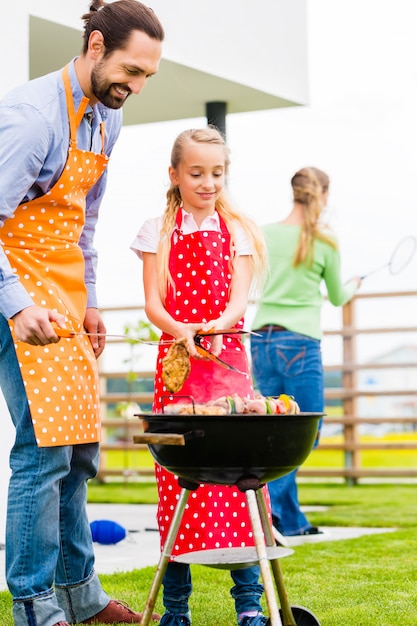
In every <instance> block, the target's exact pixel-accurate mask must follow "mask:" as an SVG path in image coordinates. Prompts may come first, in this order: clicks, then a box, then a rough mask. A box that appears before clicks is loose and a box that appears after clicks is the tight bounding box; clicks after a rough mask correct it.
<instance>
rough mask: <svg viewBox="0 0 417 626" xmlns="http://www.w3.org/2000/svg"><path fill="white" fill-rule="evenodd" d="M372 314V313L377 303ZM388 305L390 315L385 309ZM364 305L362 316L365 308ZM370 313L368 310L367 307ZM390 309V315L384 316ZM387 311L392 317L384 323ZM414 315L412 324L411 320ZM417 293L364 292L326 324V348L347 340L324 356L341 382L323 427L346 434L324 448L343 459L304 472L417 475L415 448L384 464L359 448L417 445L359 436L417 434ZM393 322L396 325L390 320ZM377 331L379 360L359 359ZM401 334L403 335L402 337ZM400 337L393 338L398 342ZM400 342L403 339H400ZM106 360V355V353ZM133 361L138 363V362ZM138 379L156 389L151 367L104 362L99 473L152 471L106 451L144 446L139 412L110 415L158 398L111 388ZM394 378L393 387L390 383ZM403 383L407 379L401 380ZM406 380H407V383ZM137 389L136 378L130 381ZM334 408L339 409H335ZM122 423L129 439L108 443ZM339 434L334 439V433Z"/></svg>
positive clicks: (331, 390)
mask: <svg viewBox="0 0 417 626" xmlns="http://www.w3.org/2000/svg"><path fill="white" fill-rule="evenodd" d="M371 304H372V306H373V307H374V312H373V313H372V310H371V309H372V307H371V306H370V305H371ZM387 309H388V310H389V311H391V313H388V314H387ZM361 311H362V314H361ZM367 311H368V313H367ZM115 312H117V313H119V314H120V313H121V312H123V313H124V314H128V313H129V314H132V313H133V314H134V315H136V316H137V318H138V319H139V318H142V319H144V314H143V308H142V307H124V308H120V307H119V308H117V309H116V308H107V309H103V310H102V313H103V315H104V318H105V319H106V316H108V315H110V314H114V313H115ZM382 313H384V315H383V314H382ZM387 315H388V319H389V323H388V324H386V323H384V321H385V318H386V317H387ZM361 316H362V317H363V318H364V319H365V320H367V321H369V319H372V326H369V325H368V324H366V325H363V324H362V323H361V319H360V318H361ZM409 319H410V320H411V324H410V323H409ZM416 320H417V292H415V291H404V292H390V293H369V294H360V295H357V296H355V298H354V299H353V300H352V301H351V302H350V303H348V304H347V305H345V306H344V307H342V309H340V320H339V324H338V326H337V328H332V329H325V331H324V337H323V342H322V346H323V348H324V347H325V346H326V342H329V341H331V340H332V338H337V339H338V340H339V342H341V347H340V354H339V356H338V359H339V360H337V361H336V362H334V363H333V364H328V363H327V362H326V358H325V354H324V364H325V372H326V380H331V379H332V377H333V379H336V382H338V385H337V386H333V384H332V385H331V386H330V385H327V386H326V390H325V396H326V405H336V406H337V407H338V408H337V411H334V410H332V411H330V410H329V411H328V415H327V416H326V417H325V420H324V431H326V428H332V429H333V430H335V429H338V430H339V432H340V436H339V437H338V438H337V440H336V441H330V442H329V441H328V439H326V437H324V438H323V439H324V440H323V442H322V443H321V444H320V449H321V450H329V451H331V450H338V451H341V452H342V454H343V463H342V466H340V467H337V468H335V467H329V468H314V467H308V468H306V467H302V468H300V470H299V475H300V476H305V477H328V478H334V477H338V478H343V479H345V480H346V481H347V482H350V483H353V482H357V481H358V480H359V479H360V478H364V477H378V478H380V477H387V478H388V477H389V478H395V477H403V478H404V477H409V478H413V477H417V454H416V463H415V464H414V467H408V468H402V467H385V468H384V467H379V468H378V469H372V468H366V467H364V466H363V464H361V452H362V451H367V450H380V451H381V450H385V451H387V452H388V451H389V450H394V449H396V450H409V451H410V450H417V442H416V440H415V439H413V437H412V435H411V434H410V437H409V438H407V434H406V435H405V438H404V437H403V438H402V440H401V441H398V442H392V443H391V442H390V443H387V442H384V440H383V439H382V438H380V441H378V438H373V440H372V442H369V441H368V442H367V441H366V440H365V441H364V437H362V436H361V429H363V428H364V427H365V426H366V427H367V428H369V427H371V426H376V425H378V426H379V427H381V426H382V425H385V427H386V429H387V430H389V429H390V428H395V429H398V428H399V427H401V428H403V429H404V431H405V433H407V432H409V433H413V432H414V431H415V430H417V325H415V324H416ZM392 322H394V323H392ZM372 336H373V337H374V339H375V338H377V339H380V341H378V342H377V347H378V356H377V357H375V358H374V359H372V358H371V359H369V358H367V359H365V360H364V359H361V358H360V357H358V348H359V346H360V342H361V340H362V339H363V338H368V339H369V338H370V337H372ZM398 336H399V337H400V338H401V339H399V340H397V339H395V338H396V337H398ZM387 337H391V338H394V339H391V344H392V345H394V348H392V349H391V350H388V351H387V350H386V348H385V345H386V343H387ZM122 341H123V340H122V339H117V338H116V339H113V340H111V339H110V340H109V341H108V345H107V347H106V353H107V354H111V349H112V344H120V343H121V342H122ZM393 341H394V343H393ZM401 341H402V343H401ZM107 361H108V359H107ZM132 362H133V361H132ZM364 372H368V373H371V374H372V375H373V376H374V377H375V375H378V374H379V375H381V374H382V373H384V374H383V376H385V380H384V384H383V387H382V388H381V387H379V388H378V385H376V388H372V385H365V387H364V385H363V383H361V382H360V381H359V380H358V379H359V376H360V375H361V373H362V374H363V373H364ZM135 378H140V379H142V380H143V381H148V386H149V385H150V389H151V387H152V382H151V381H152V379H153V371H150V370H149V369H148V370H140V369H135V371H134V376H133V377H132V373H130V374H129V375H127V374H126V372H121V371H110V370H108V369H105V368H102V367H101V368H100V380H101V402H102V410H103V413H102V414H103V415H104V416H105V417H104V419H103V428H104V433H105V436H104V443H103V444H102V451H103V454H102V464H101V468H100V477H101V478H103V479H104V478H106V477H107V476H111V475H116V476H117V475H118V476H124V477H125V478H126V477H128V476H130V475H132V476H137V475H141V474H151V473H152V470H150V471H148V470H142V471H140V470H135V469H132V468H127V467H124V468H120V469H114V468H113V469H111V468H110V467H108V466H107V464H106V458H107V457H106V451H108V450H123V451H125V452H126V451H132V450H137V449H138V446H137V445H136V444H133V443H132V438H133V433H137V432H138V429H140V425H139V424H138V420H137V418H135V419H131V418H123V417H112V418H110V417H109V410H108V409H109V406H112V407H114V406H123V403H126V404H127V405H129V404H130V403H134V404H135V403H136V404H138V405H140V406H141V407H145V406H147V407H149V406H150V405H151V403H152V390H148V391H141V392H137V391H134V390H132V389H128V390H127V391H124V392H120V391H118V392H110V391H109V381H110V380H113V384H114V381H117V380H118V379H119V380H122V381H124V382H125V383H126V380H132V379H135ZM391 380H395V381H396V386H395V385H392V386H391V385H390V381H391ZM402 382H403V384H402ZM401 384H402V386H401ZM129 385H130V387H132V385H131V383H129V384H128V387H129ZM364 400H366V401H372V400H373V401H374V404H375V406H374V407H373V410H372V411H369V409H368V410H366V411H365V412H364V411H363V407H361V403H362V404H363V401H364ZM378 401H379V403H381V401H383V402H384V403H388V401H389V402H390V403H391V406H394V407H395V414H394V411H393V412H392V413H393V414H387V412H386V410H385V408H384V407H382V408H381V404H378ZM334 413H336V414H334ZM115 428H117V430H118V432H123V441H120V440H119V441H113V442H112V441H110V439H109V438H108V437H106V433H108V432H109V431H110V429H115ZM332 439H333V438H332Z"/></svg>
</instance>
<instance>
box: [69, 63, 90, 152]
mask: <svg viewBox="0 0 417 626" xmlns="http://www.w3.org/2000/svg"><path fill="white" fill-rule="evenodd" d="M62 78H63V81H64V87H65V96H66V99H67V108H68V120H69V125H70V145H71V146H72V147H75V146H76V145H77V128H78V126H79V125H80V123H81V120H82V118H83V115H84V113H85V110H86V108H87V105H88V103H89V102H90V100H89V98H87V97H86V96H84V97H83V98H82V100H81V102H80V105H79V107H78V110H77V112H75V108H74V97H73V95H72V89H71V81H70V77H69V71H68V65H66V66H65V67H64V69H63V70H62Z"/></svg>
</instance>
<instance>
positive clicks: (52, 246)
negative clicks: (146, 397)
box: [3, 67, 108, 447]
mask: <svg viewBox="0 0 417 626" xmlns="http://www.w3.org/2000/svg"><path fill="white" fill-rule="evenodd" d="M63 80H64V85H65V92H66V98H67V107H68V119H69V125H70V146H69V149H68V156H67V161H66V164H65V167H64V169H63V171H62V174H61V176H60V178H59V180H58V181H57V182H56V183H55V184H54V185H53V187H52V188H51V190H50V191H48V192H47V193H46V194H45V195H43V196H42V197H40V198H36V199H35V200H31V201H29V202H26V203H23V204H21V205H19V206H18V207H17V209H16V211H15V214H14V217H12V218H10V219H8V220H7V221H6V223H5V226H4V231H5V235H4V238H3V243H4V249H5V252H6V254H7V256H8V259H9V261H10V264H11V266H12V268H13V270H14V271H15V272H16V273H17V274H18V276H19V278H20V281H21V282H22V284H23V286H24V287H25V288H26V289H27V291H28V293H29V294H30V296H31V298H32V299H33V301H34V303H35V304H36V305H38V306H41V307H46V308H50V309H56V310H57V311H58V313H62V314H63V315H65V316H66V317H67V319H68V323H67V328H71V329H72V330H75V331H77V332H79V331H82V330H83V320H84V318H85V313H86V306H87V291H86V287H85V283H84V258H83V254H82V250H81V248H80V247H79V245H78V241H79V238H80V235H81V233H82V230H83V226H84V221H85V206H86V195H87V193H88V191H89V190H90V189H91V187H92V186H93V185H94V184H95V183H96V182H97V180H98V179H99V178H100V176H101V175H102V174H103V172H104V169H105V168H106V166H107V162H108V159H107V157H106V156H105V155H104V125H102V128H101V132H102V144H103V150H102V153H101V154H96V153H94V152H89V151H84V150H80V149H79V148H77V138H76V135H77V128H78V126H79V124H80V122H81V119H82V117H83V115H84V112H85V110H86V107H87V105H88V102H89V100H88V98H85V97H84V98H83V99H82V101H81V103H80V106H79V108H78V111H76V112H75V110H74V101H73V96H72V90H71V84H70V79H69V74H68V68H67V67H66V68H64V70H63ZM10 326H11V329H12V332H13V324H12V323H11V324H10ZM15 346H16V352H17V356H18V360H19V365H20V369H21V373H22V377H23V381H24V384H25V388H26V393H27V397H28V401H29V406H30V412H31V416H32V421H33V426H34V430H35V436H36V440H37V442H38V445H39V446H42V447H44V446H45V447H46V446H60V445H73V444H81V443H92V442H96V441H99V440H100V414H99V408H100V407H99V397H98V392H99V383H98V372H97V363H96V359H95V357H94V353H93V350H92V347H91V344H90V341H89V339H88V337H85V336H84V337H83V336H76V337H74V338H71V339H61V340H60V341H59V343H57V344H48V345H46V346H31V345H29V344H27V343H24V342H20V341H15Z"/></svg>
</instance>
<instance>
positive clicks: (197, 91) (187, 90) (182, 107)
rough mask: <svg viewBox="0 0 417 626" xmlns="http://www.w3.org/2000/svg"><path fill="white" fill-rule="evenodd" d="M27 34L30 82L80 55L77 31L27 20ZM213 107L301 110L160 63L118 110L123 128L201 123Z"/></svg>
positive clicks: (272, 96) (287, 102)
mask: <svg viewBox="0 0 417 626" xmlns="http://www.w3.org/2000/svg"><path fill="white" fill-rule="evenodd" d="M29 33H30V37H29V55H30V56H29V58H30V63H29V74H30V78H35V77H37V76H41V75H43V74H46V73H48V72H52V71H54V70H57V69H59V68H60V67H62V66H63V65H65V64H66V63H67V62H68V60H69V59H71V58H72V57H74V56H77V55H78V54H80V48H81V45H82V41H81V32H80V30H77V29H75V28H71V27H68V26H64V25H62V24H58V23H56V22H52V21H49V20H46V19H43V18H40V17H36V16H33V15H32V16H30V28H29ZM46 46H47V47H46ZM49 50H51V51H53V54H51V53H49V52H48V51H49ZM218 101H220V102H226V103H227V113H243V112H247V111H260V110H264V109H275V108H279V107H288V106H296V105H300V104H304V103H301V102H294V101H291V100H287V99H285V98H280V97H278V96H277V95H275V94H272V93H267V92H266V91H262V90H259V89H256V88H253V87H250V86H247V85H245V84H242V83H238V82H234V81H232V80H228V79H226V78H223V77H220V76H216V75H215V74H211V73H207V72H204V71H200V70H198V69H195V68H193V67H190V66H187V65H182V64H180V63H176V62H174V61H170V60H167V59H164V58H163V59H162V60H161V64H160V69H159V72H158V73H157V74H156V75H155V76H154V77H152V79H151V80H150V83H149V85H148V86H147V87H146V88H145V89H144V91H143V92H142V93H141V95H140V98H135V97H134V96H132V97H130V98H129V100H128V101H127V102H126V104H125V106H124V107H123V118H124V124H127V125H129V124H144V123H151V122H162V121H168V120H177V119H187V118H195V117H204V116H205V115H206V103H208V102H218Z"/></svg>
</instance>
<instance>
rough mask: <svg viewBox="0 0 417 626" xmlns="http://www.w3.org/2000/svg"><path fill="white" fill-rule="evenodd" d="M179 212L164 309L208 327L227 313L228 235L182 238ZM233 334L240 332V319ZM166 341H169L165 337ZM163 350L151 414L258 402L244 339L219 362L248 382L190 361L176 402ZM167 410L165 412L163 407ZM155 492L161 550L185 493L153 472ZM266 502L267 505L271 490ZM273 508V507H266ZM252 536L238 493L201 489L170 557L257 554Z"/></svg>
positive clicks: (230, 343) (232, 341)
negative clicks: (235, 400) (236, 551)
mask: <svg viewBox="0 0 417 626" xmlns="http://www.w3.org/2000/svg"><path fill="white" fill-rule="evenodd" d="M181 218H182V211H181V210H180V211H178V214H177V222H176V228H175V230H174V233H173V235H172V238H171V254H170V272H171V276H172V277H173V279H174V282H175V291H174V290H173V289H172V288H171V289H170V290H169V291H168V295H167V298H166V302H165V306H166V308H167V310H168V311H169V312H170V314H171V315H172V316H173V317H174V318H175V319H178V320H181V321H183V322H190V323H191V322H206V321H208V320H210V319H215V318H217V317H219V315H220V314H221V313H222V312H223V311H224V309H225V307H226V304H227V302H228V295H229V286H230V281H231V274H230V268H229V261H230V234H229V232H228V230H227V228H226V225H225V223H224V221H223V219H222V218H221V217H220V226H221V232H216V231H206V230H201V231H198V232H195V233H192V234H188V235H184V234H183V233H182V232H181ZM236 327H238V328H242V327H243V319H241V320H240V321H239V322H238V324H236ZM161 339H172V336H171V335H168V334H166V333H163V334H162V336H161ZM168 347H169V346H167V345H160V346H159V352H158V360H157V369H156V375H155V399H154V407H153V410H154V411H155V412H157V413H160V412H161V410H162V405H163V404H168V403H170V402H173V401H181V402H184V398H183V397H182V398H178V397H177V399H176V400H175V398H176V396H184V395H191V396H192V397H193V398H194V400H195V401H196V402H206V401H208V400H213V399H215V398H218V397H220V396H223V395H232V394H233V393H237V394H239V395H240V396H244V397H253V386H252V379H251V376H250V373H249V372H250V370H249V364H248V360H247V354H246V351H245V348H244V346H243V344H242V341H241V338H240V337H239V336H232V335H228V336H226V337H225V339H224V344H223V349H222V353H221V355H220V357H221V358H222V359H223V360H224V361H226V362H227V363H230V365H233V366H234V367H236V368H237V369H238V370H239V371H241V372H248V374H247V375H242V374H238V373H235V372H232V371H226V370H225V369H224V368H223V367H221V366H219V365H217V364H216V363H214V362H212V361H206V360H199V359H191V373H190V376H189V377H188V379H187V380H186V381H185V383H184V385H183V387H182V388H181V389H180V391H179V392H178V393H177V394H170V393H169V392H168V391H167V390H166V388H165V387H164V385H163V381H162V377H161V373H162V359H163V357H164V356H165V355H166V352H167V350H168ZM161 403H162V404H161ZM155 468H156V478H157V484H158V494H159V502H158V513H157V516H158V524H159V530H160V535H161V546H163V545H164V543H165V540H166V536H167V533H168V530H169V526H170V523H171V520H172V516H173V513H174V510H175V506H176V504H177V501H178V497H179V493H180V489H179V487H178V483H177V480H176V477H175V476H174V475H173V474H171V473H170V472H168V471H167V470H165V469H164V468H163V467H161V466H160V465H158V464H156V465H155ZM264 491H265V495H266V497H267V491H266V489H265V490H264ZM268 502H269V500H268ZM253 545H254V540H253V533H252V527H251V523H250V518H249V513H248V510H247V504H246V497H245V495H244V494H242V493H241V492H240V491H239V490H238V489H237V488H236V487H229V486H223V485H221V486H220V485H201V486H200V487H199V488H198V489H197V490H196V491H193V492H191V493H190V496H189V499H188V502H187V505H186V509H185V511H184V515H183V518H182V521H181V525H180V528H179V531H178V534H177V538H176V541H175V544H174V547H173V550H172V554H173V555H177V554H182V553H184V552H193V551H195V550H204V549H206V550H209V549H214V548H227V547H235V548H236V547H244V546H253Z"/></svg>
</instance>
